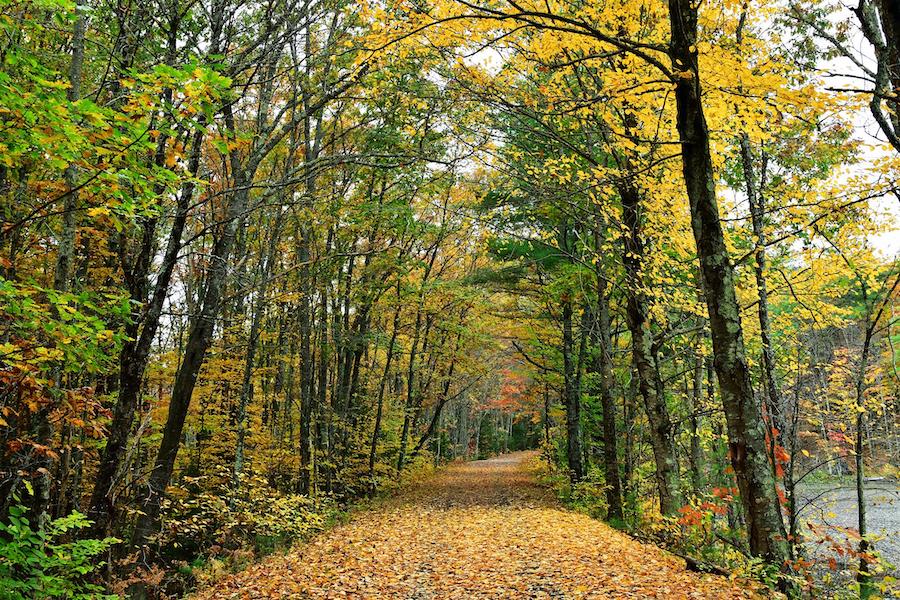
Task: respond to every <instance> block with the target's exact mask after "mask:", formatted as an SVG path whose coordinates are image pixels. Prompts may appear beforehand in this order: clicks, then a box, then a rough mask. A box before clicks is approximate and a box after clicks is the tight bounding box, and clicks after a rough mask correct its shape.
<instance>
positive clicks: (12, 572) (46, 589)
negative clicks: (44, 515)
mask: <svg viewBox="0 0 900 600" xmlns="http://www.w3.org/2000/svg"><path fill="white" fill-rule="evenodd" d="M25 514H26V509H25V508H24V507H23V506H13V507H12V508H10V511H9V518H8V520H7V522H6V523H0V598H3V599H4V600H6V599H9V600H19V599H22V600H25V599H32V598H34V599H37V598H70V599H73V600H78V599H85V600H87V599H96V598H115V596H108V595H104V594H103V593H102V592H103V588H102V587H100V586H98V585H95V584H93V583H91V582H90V575H91V574H92V573H93V572H94V571H95V570H96V569H97V568H98V567H101V566H103V564H104V563H103V562H100V561H97V560H96V557H97V556H98V555H100V554H102V553H103V552H105V551H106V550H107V548H109V547H110V546H111V545H112V544H115V543H117V542H118V541H119V540H117V539H115V538H106V539H103V540H95V539H88V540H75V541H63V540H64V539H65V538H66V536H67V534H68V533H69V532H72V531H75V530H78V529H81V528H84V527H87V526H88V525H90V521H88V519H87V517H85V516H84V515H83V514H81V513H78V512H73V513H72V514H70V515H68V516H66V517H62V518H59V519H56V520H54V521H51V522H50V523H49V524H48V525H47V527H46V529H44V530H39V531H35V530H34V529H32V528H31V525H30V524H29V522H28V519H27V518H26V516H25Z"/></svg>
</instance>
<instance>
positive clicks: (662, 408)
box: [619, 182, 679, 515]
mask: <svg viewBox="0 0 900 600" xmlns="http://www.w3.org/2000/svg"><path fill="white" fill-rule="evenodd" d="M619 195H620V197H621V200H622V220H623V223H624V224H625V227H626V229H627V232H626V235H625V240H624V242H625V243H624V256H623V263H624V265H625V273H626V275H627V277H628V282H627V284H626V292H625V293H626V296H627V298H626V309H625V314H626V320H627V322H628V329H629V331H630V332H631V349H632V360H633V362H634V366H635V369H634V372H635V373H636V374H637V377H638V390H639V391H640V393H641V397H642V398H643V399H644V409H645V410H646V413H647V421H648V423H649V425H650V432H649V433H650V446H651V448H652V449H653V459H654V463H655V465H656V487H657V491H658V492H659V510H660V512H661V513H662V514H664V515H672V514H675V511H677V510H678V508H679V493H678V461H677V460H676V458H675V439H674V435H673V428H672V420H671V418H670V417H669V410H668V407H667V406H666V398H665V393H664V390H663V385H662V381H661V380H660V377H659V370H658V367H657V364H656V357H655V355H654V351H653V334H652V333H651V330H650V307H649V306H648V302H647V299H646V295H645V294H644V292H643V285H644V283H643V274H642V266H641V261H642V260H643V257H644V243H643V240H642V238H641V229H642V227H641V215H640V204H641V198H640V192H638V190H637V189H635V188H634V186H633V185H631V184H630V183H627V182H626V183H623V184H621V185H620V186H619Z"/></svg>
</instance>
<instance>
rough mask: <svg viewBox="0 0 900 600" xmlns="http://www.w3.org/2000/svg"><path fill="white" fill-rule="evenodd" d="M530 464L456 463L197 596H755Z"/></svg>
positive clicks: (514, 460) (516, 458) (202, 599)
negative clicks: (576, 499) (577, 499)
mask: <svg viewBox="0 0 900 600" xmlns="http://www.w3.org/2000/svg"><path fill="white" fill-rule="evenodd" d="M535 459H536V457H535V455H534V454H531V453H525V452H520V453H515V454H511V455H506V456H502V457H499V458H494V459H491V460H482V461H477V462H470V463H455V464H453V465H451V466H449V467H447V468H446V469H444V470H442V471H441V472H439V473H438V474H437V475H435V476H433V477H431V478H429V479H428V480H426V481H425V482H423V483H421V484H418V485H415V486H413V487H411V488H410V489H409V490H407V491H405V492H404V493H402V494H400V495H399V496H398V497H396V498H394V499H392V500H389V501H387V502H385V503H384V504H382V505H380V506H379V507H378V508H376V509H374V510H370V511H366V512H363V513H361V514H360V515H359V516H357V517H356V518H354V519H352V520H351V521H350V522H349V523H347V524H345V525H342V526H340V527H338V528H336V529H333V530H331V531H330V532H327V533H324V534H322V535H320V536H318V537H317V538H315V539H313V540H312V541H311V542H310V543H309V544H306V545H303V546H301V547H298V548H297V549H295V550H294V551H292V552H290V553H288V554H287V555H285V556H279V557H274V558H270V559H268V560H266V561H264V562H263V563H261V564H259V565H256V566H254V567H251V568H250V569H247V570H246V571H244V572H242V573H240V574H238V575H236V576H234V577H231V578H228V579H225V580H223V581H221V582H219V583H218V584H217V585H215V586H213V587H212V588H209V589H207V590H204V591H203V592H201V593H200V594H199V595H198V596H197V597H196V599H197V600H213V599H219V600H224V599H226V598H240V599H244V598H247V599H249V598H308V597H312V598H410V599H412V598H415V599H419V600H424V599H430V598H746V597H751V593H750V592H747V591H745V590H742V589H741V588H739V587H738V586H737V585H736V584H735V583H733V582H730V581H728V580H726V579H723V578H719V577H714V576H711V575H699V574H696V573H693V572H689V571H687V570H686V569H685V566H684V562H683V561H681V560H680V559H678V558H676V557H674V556H672V555H669V554H667V553H665V552H663V551H662V550H660V549H658V548H656V547H654V546H648V545H645V544H641V543H639V542H636V541H634V540H632V539H631V538H629V537H628V536H626V535H625V534H623V533H621V532H618V531H616V530H615V529H612V528H611V527H609V526H607V525H606V524H604V523H601V522H599V521H596V520H594V519H591V518H590V517H587V516H585V515H581V514H578V513H574V512H571V511H567V510H564V509H562V508H561V507H559V506H558V504H557V503H556V501H555V499H554V498H553V497H552V495H551V494H550V493H549V492H548V491H547V490H544V489H543V488H541V487H539V486H538V485H537V484H536V483H535V480H534V475H533V473H532V468H533V467H532V463H533V461H534V460H535Z"/></svg>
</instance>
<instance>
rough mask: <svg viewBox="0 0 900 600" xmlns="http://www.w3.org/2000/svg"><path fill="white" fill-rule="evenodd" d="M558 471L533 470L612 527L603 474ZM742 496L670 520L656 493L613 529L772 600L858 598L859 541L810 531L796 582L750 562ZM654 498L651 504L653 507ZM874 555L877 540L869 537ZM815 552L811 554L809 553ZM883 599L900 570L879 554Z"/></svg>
mask: <svg viewBox="0 0 900 600" xmlns="http://www.w3.org/2000/svg"><path fill="white" fill-rule="evenodd" d="M557 465H558V463H557V462H555V461H553V460H548V459H547V455H546V454H544V455H542V456H541V458H540V459H536V460H535V462H534V464H533V466H532V467H533V470H534V472H535V475H536V476H537V478H538V481H539V482H540V483H541V484H542V485H544V486H546V487H548V488H550V489H552V490H553V491H554V492H555V494H556V495H557V497H558V498H559V499H560V501H561V502H562V503H563V504H564V505H565V506H567V507H568V508H570V509H572V510H575V511H577V512H581V513H584V514H587V515H589V516H591V517H593V518H596V519H601V520H604V521H608V514H607V509H608V506H607V502H606V486H605V482H604V480H603V476H602V472H600V471H599V470H597V469H591V470H589V472H588V474H587V476H586V477H585V479H584V480H582V481H581V482H579V483H578V484H576V485H575V486H572V485H571V484H570V483H569V479H568V476H567V474H566V473H565V472H564V470H563V469H561V468H559V467H558V466H557ZM737 495H738V490H737V489H736V488H724V487H722V488H713V489H712V490H710V492H709V493H708V494H706V495H704V496H701V497H696V498H692V499H690V500H689V501H688V502H687V503H686V504H685V505H684V506H682V507H681V508H680V509H679V511H678V515H677V516H671V517H667V516H663V515H662V514H660V512H659V506H658V504H657V503H656V501H655V499H653V496H652V491H650V493H648V494H641V495H640V496H639V497H637V495H634V496H632V497H631V498H629V499H628V500H629V501H628V502H626V506H625V521H624V522H615V523H613V522H610V523H609V524H610V525H612V526H614V527H616V528H618V529H622V530H624V531H625V532H626V533H627V534H628V535H630V536H632V537H634V538H636V539H637V540H639V541H643V542H649V543H652V544H654V545H656V546H659V547H661V548H663V549H665V550H668V551H670V552H672V553H674V554H676V555H677V556H679V557H681V558H683V559H685V562H686V564H687V566H688V568H690V569H691V570H695V571H699V572H711V573H718V574H722V575H725V576H728V577H730V578H737V579H741V580H743V581H746V582H748V583H749V584H751V585H754V586H764V588H765V595H767V596H773V595H776V594H777V593H776V592H775V589H776V588H777V587H778V586H779V579H782V580H783V581H782V582H781V583H784V582H785V581H786V582H787V583H789V584H790V585H791V586H792V587H793V588H794V589H796V590H798V592H799V594H800V595H801V596H802V597H805V598H829V599H834V600H845V599H846V600H849V599H851V598H853V599H856V598H859V584H858V583H857V582H856V573H857V570H858V567H859V561H860V558H861V555H860V553H859V550H858V548H859V541H860V538H859V535H858V534H857V535H854V533H853V532H852V531H849V530H844V531H842V532H841V533H842V534H843V535H842V536H838V535H835V534H834V532H826V531H824V530H821V529H816V528H808V529H807V530H805V531H804V536H805V541H806V542H807V543H806V546H801V545H796V546H795V558H794V559H793V560H792V561H791V571H792V575H790V576H788V577H787V579H786V580H784V577H785V576H784V575H783V574H782V573H781V572H780V571H779V568H778V567H777V566H776V565H771V564H768V563H766V562H764V561H763V560H761V559H759V558H755V557H752V556H750V553H749V548H748V547H747V546H746V542H745V541H744V533H743V530H742V528H743V521H742V519H741V514H740V505H739V498H738V497H737ZM648 498H649V499H648ZM867 539H870V542H872V543H873V544H874V547H875V548H877V547H878V541H879V540H878V539H877V538H876V537H875V536H869V538H867ZM810 545H811V546H813V547H814V549H813V550H810V549H808V546H810ZM867 560H868V561H869V571H870V573H871V575H872V579H873V585H874V586H875V595H874V596H873V597H877V598H900V585H898V581H897V578H896V575H895V573H896V570H895V569H896V567H895V566H894V565H891V564H890V563H888V562H887V561H885V560H884V559H883V558H882V557H881V556H880V555H879V553H878V552H877V551H875V552H870V553H868V554H867Z"/></svg>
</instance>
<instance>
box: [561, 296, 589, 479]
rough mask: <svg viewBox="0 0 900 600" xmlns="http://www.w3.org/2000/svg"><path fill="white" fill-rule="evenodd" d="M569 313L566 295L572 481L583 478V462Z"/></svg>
mask: <svg viewBox="0 0 900 600" xmlns="http://www.w3.org/2000/svg"><path fill="white" fill-rule="evenodd" d="M572 315H573V310H572V298H571V297H570V296H568V295H565V296H564V297H563V298H562V331H563V343H562V354H563V379H564V393H563V396H564V397H563V401H564V402H565V406H566V458H567V461H568V466H569V480H570V481H571V482H572V483H573V484H574V483H578V482H579V481H581V480H582V479H584V462H583V457H582V454H581V398H579V390H578V385H577V382H576V379H577V374H576V372H575V371H576V368H577V361H576V357H575V338H574V334H573V331H572Z"/></svg>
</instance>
